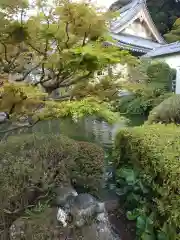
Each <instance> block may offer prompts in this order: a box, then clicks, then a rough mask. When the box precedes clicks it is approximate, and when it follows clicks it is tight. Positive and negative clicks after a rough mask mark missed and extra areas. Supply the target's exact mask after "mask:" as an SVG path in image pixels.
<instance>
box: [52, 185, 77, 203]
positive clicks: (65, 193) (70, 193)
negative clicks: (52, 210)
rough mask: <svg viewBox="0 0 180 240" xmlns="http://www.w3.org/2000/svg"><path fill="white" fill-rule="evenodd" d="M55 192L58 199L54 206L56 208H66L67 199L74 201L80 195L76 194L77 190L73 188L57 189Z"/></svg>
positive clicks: (60, 187)
mask: <svg viewBox="0 0 180 240" xmlns="http://www.w3.org/2000/svg"><path fill="white" fill-rule="evenodd" d="M54 192H55V194H56V198H55V201H54V204H55V205H56V206H59V207H63V206H65V204H66V202H67V199H73V198H74V197H76V196H77V195H78V193H77V192H76V190H75V189H74V188H73V187H71V186H67V187H62V186H59V187H56V188H55V189H54Z"/></svg>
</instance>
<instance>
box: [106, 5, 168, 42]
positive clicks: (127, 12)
mask: <svg viewBox="0 0 180 240" xmlns="http://www.w3.org/2000/svg"><path fill="white" fill-rule="evenodd" d="M141 9H144V11H145V15H146V18H147V21H148V22H149V23H150V25H151V26H152V28H153V29H154V32H155V35H156V37H157V39H159V42H162V43H164V39H163V38H162V36H161V35H160V34H159V32H158V30H157V28H156V26H155V24H154V22H153V20H152V18H151V16H150V14H149V12H148V9H147V6H146V0H132V1H131V2H130V3H128V4H127V5H125V6H123V7H122V8H121V9H119V13H120V16H119V17H118V18H117V19H116V20H115V21H113V22H112V23H111V27H110V30H111V32H114V33H115V32H116V33H117V31H119V30H120V29H122V28H123V27H124V26H125V25H126V24H128V23H129V22H131V21H132V20H133V19H135V18H136V16H137V14H138V13H139V12H140V10H141Z"/></svg>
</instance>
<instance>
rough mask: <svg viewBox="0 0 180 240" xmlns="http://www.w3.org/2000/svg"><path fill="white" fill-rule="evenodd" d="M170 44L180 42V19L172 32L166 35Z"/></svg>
mask: <svg viewBox="0 0 180 240" xmlns="http://www.w3.org/2000/svg"><path fill="white" fill-rule="evenodd" d="M164 36H165V38H166V39H167V41H168V42H176V41H180V18H178V19H177V20H176V21H175V23H174V25H173V28H172V30H171V31H170V32H168V33H167V34H165V35H164Z"/></svg>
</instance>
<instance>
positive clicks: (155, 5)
mask: <svg viewBox="0 0 180 240" xmlns="http://www.w3.org/2000/svg"><path fill="white" fill-rule="evenodd" d="M147 6H148V9H149V11H150V14H151V16H152V19H153V20H154V23H155V25H156V26H157V28H158V30H159V31H160V33H161V34H162V35H163V34H165V33H167V32H168V31H169V30H170V29H171V28H172V25H173V23H174V22H175V20H176V19H177V18H179V17H180V3H179V1H174V0H159V1H156V0H147Z"/></svg>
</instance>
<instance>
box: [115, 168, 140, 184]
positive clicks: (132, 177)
mask: <svg viewBox="0 0 180 240" xmlns="http://www.w3.org/2000/svg"><path fill="white" fill-rule="evenodd" d="M118 175H119V176H120V177H122V178H124V179H125V180H126V182H127V184H129V185H132V184H135V182H136V174H135V172H134V170H133V169H130V168H121V169H120V170H119V173H118Z"/></svg>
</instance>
